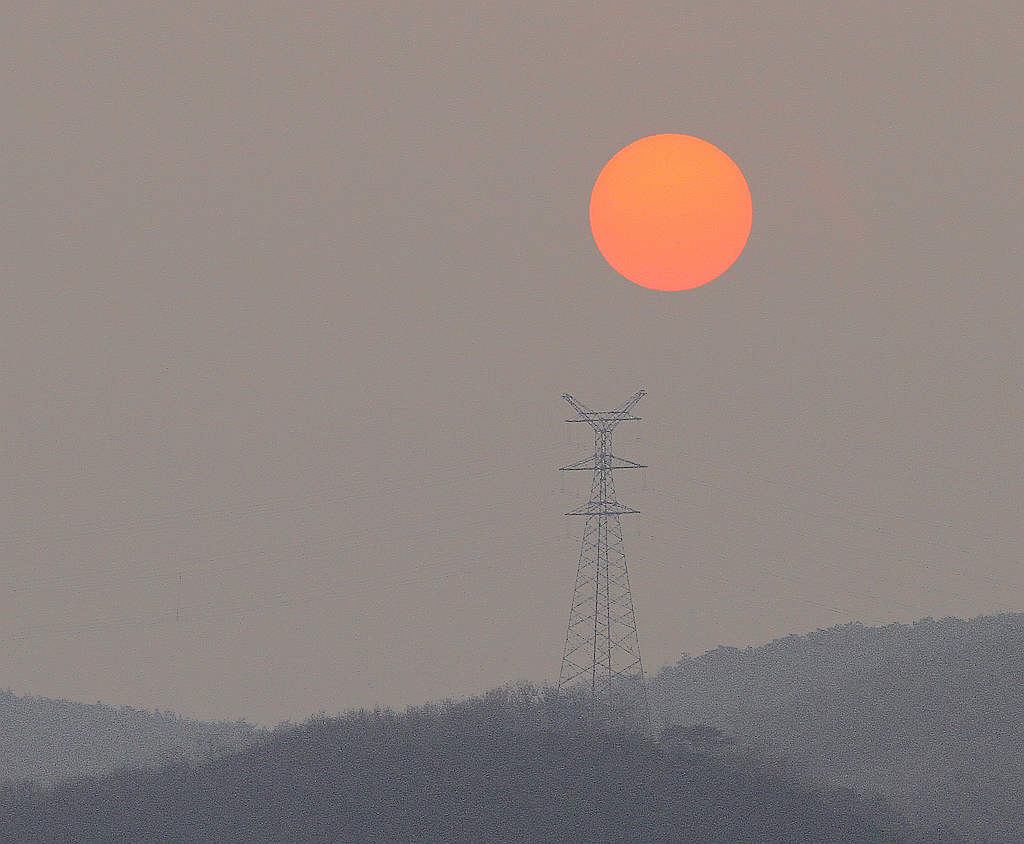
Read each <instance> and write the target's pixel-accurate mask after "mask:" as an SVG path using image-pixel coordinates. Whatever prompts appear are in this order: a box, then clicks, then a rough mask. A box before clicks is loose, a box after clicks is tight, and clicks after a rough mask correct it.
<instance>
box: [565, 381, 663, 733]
mask: <svg viewBox="0 0 1024 844" xmlns="http://www.w3.org/2000/svg"><path fill="white" fill-rule="evenodd" d="M644 395H645V393H644V391H643V390H641V391H640V392H638V393H637V394H636V395H634V396H632V397H631V398H630V399H628V400H627V401H626V402H624V403H623V404H621V405H620V406H619V407H618V408H616V409H615V410H590V409H589V408H588V407H587V406H586V405H584V404H582V403H581V402H578V401H577V400H576V399H574V398H573V397H572V396H570V395H569V394H568V393H565V394H563V395H562V398H563V399H565V400H566V401H567V402H568V403H569V404H570V405H572V407H573V409H574V410H575V411H576V412H577V413H578V414H579V415H578V416H577V417H576V418H574V419H567V420H566V421H567V422H585V423H587V424H589V425H590V427H591V428H593V429H594V454H593V456H591V457H588V458H586V459H584V460H580V461H579V462H578V463H573V464H571V465H569V466H563V467H562V468H561V471H577V472H583V471H588V472H593V480H592V482H591V485H590V500H589V501H588V502H587V503H586V504H585V505H583V506H582V507H580V508H578V509H576V510H573V511H572V512H571V513H566V515H567V516H584V517H585V518H586V522H585V524H584V528H583V540H582V542H581V544H580V559H579V567H578V568H577V570H576V588H575V590H574V592H573V598H572V606H571V608H570V610H569V626H568V629H567V630H566V634H565V650H564V651H563V654H562V668H561V671H560V673H559V676H558V689H559V691H562V690H567V689H569V688H571V687H576V688H581V689H583V690H584V691H585V693H586V695H587V697H588V698H589V701H590V703H591V708H592V716H593V718H594V720H595V722H596V723H597V724H599V725H604V726H606V727H614V726H626V727H633V728H639V729H642V730H645V731H647V730H649V729H650V722H651V716H650V707H649V705H648V701H647V687H646V685H645V683H644V669H643V663H642V662H641V659H640V641H639V637H638V636H637V630H636V616H635V614H634V612H633V598H632V596H631V595H630V591H629V572H628V571H627V569H626V551H625V548H624V546H623V542H622V524H621V520H620V517H621V516H624V515H627V514H633V513H638V512H639V510H634V509H632V508H631V507H626V506H625V505H623V504H620V503H619V502H618V500H616V498H615V481H614V478H613V475H612V473H613V471H614V470H615V469H643V468H645V467H644V466H643V465H642V464H640V463H634V462H633V461H632V460H625V459H623V458H621V457H616V456H614V455H613V454H612V431H613V430H614V428H615V427H616V426H617V425H618V424H619V423H620V422H634V421H638V420H639V417H637V416H634V415H633V413H632V411H633V407H634V406H635V405H636V403H637V402H639V401H640V399H642V398H643V397H644Z"/></svg>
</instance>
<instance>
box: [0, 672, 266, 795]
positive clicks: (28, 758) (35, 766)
mask: <svg viewBox="0 0 1024 844" xmlns="http://www.w3.org/2000/svg"><path fill="white" fill-rule="evenodd" d="M256 734H257V731H256V728H255V727H253V726H252V725H250V724H247V723H245V722H244V721H235V722H220V723H206V722H202V721H191V720H188V719H185V718H180V717H178V716H177V715H173V714H171V713H166V712H164V713H161V712H155V713H154V712H146V711H144V710H139V709H132V708H130V707H127V706H122V707H121V708H120V709H115V708H114V707H111V706H106V705H104V704H101V703H96V704H85V703H74V702H72V701H68V700H53V699H51V698H45V697H21V696H18V695H15V694H12V693H11V692H10V691H0V781H3V780H21V779H31V780H34V781H36V782H38V783H51V782H55V781H56V780H59V779H63V778H65V777H75V776H84V775H87V774H105V773H108V772H110V771H113V770H114V769H115V768H119V767H123V766H127V765H146V764H155V763H162V762H172V761H180V760H183V759H188V760H200V759H207V758H211V757H213V756H219V755H223V754H225V753H229V752H231V751H233V750H238V749H239V748H241V747H244V746H245V745H246V744H247V743H248V742H250V741H251V740H252V739H253V738H254V736H255V735H256Z"/></svg>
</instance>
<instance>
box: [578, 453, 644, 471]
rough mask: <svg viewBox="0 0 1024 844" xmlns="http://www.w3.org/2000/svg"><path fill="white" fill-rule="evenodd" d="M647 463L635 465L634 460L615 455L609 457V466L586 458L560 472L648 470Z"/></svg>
mask: <svg viewBox="0 0 1024 844" xmlns="http://www.w3.org/2000/svg"><path fill="white" fill-rule="evenodd" d="M646 468H647V465H646V464H645V463H634V462H633V461H632V460H627V459H626V458H625V457H616V456H615V455H614V454H609V455H608V465H607V466H599V465H598V460H597V458H596V457H593V456H591V457H585V458H584V459H583V460H579V461H577V462H576V463H570V464H569V465H568V466H562V467H561V468H560V469H559V470H558V471H559V472H584V471H585V472H593V471H594V470H595V469H646Z"/></svg>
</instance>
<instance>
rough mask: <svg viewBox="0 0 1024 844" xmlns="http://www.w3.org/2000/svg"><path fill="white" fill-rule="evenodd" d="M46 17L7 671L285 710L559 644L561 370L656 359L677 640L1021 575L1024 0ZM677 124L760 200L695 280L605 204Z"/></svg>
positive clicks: (172, 700) (657, 589)
mask: <svg viewBox="0 0 1024 844" xmlns="http://www.w3.org/2000/svg"><path fill="white" fill-rule="evenodd" d="M689 5H693V6H694V8H685V7H686V6H689ZM7 17H8V23H7V25H6V26H5V27H4V29H3V32H2V33H0V40H2V47H3V53H4V55H5V56H6V57H7V61H6V62H5V68H4V70H3V80H4V81H3V85H2V87H0V105H2V108H3V112H4V114H5V115H6V119H5V120H4V121H3V123H2V126H0V134H2V141H3V143H2V148H3V150H4V153H3V158H2V175H3V181H2V202H0V215H2V225H0V238H2V243H0V261H2V264H3V269H2V280H3V281H2V283H3V290H4V303H5V307H4V308H3V312H2V315H0V344H2V366H3V382H4V387H3V390H2V393H0V401H2V402H3V414H2V418H3V427H4V449H3V456H2V460H3V464H2V468H0V472H2V474H3V477H4V480H5V482H4V484H3V488H2V499H0V501H2V513H0V515H2V523H0V574H2V577H3V579H4V582H5V587H6V588H5V589H3V590H2V591H0V632H2V636H0V686H4V687H10V688H12V689H13V690H14V691H15V692H17V693H19V694H35V695H45V696H50V697H65V698H71V699H75V700H83V701H87V702H93V701H96V700H102V701H104V702H106V703H111V704H114V705H131V706H137V707H147V708H154V709H155V708H159V709H162V710H172V711H175V712H179V713H181V714H183V715H186V716H189V717H197V718H216V719H219V718H225V719H235V718H247V719H250V720H252V721H255V722H258V723H263V724H273V723H277V722H279V721H281V720H284V719H292V720H299V719H302V718H305V717H307V716H308V715H309V714H311V713H314V712H318V711H326V712H338V711H342V710H345V709H347V708H350V707H357V706H374V705H387V706H395V707H402V706H405V705H409V704H416V703H421V702H423V701H426V700H435V699H440V698H445V697H449V696H453V697H458V696H463V695H469V694H474V693H477V692H479V691H482V690H484V689H487V688H490V687H492V686H495V685H498V684H501V683H504V682H509V681H516V680H519V679H527V680H531V681H534V682H537V683H541V682H545V681H551V680H554V679H557V674H558V668H559V664H560V659H561V646H562V642H563V639H564V631H565V623H566V620H567V617H568V607H569V601H570V598H571V593H572V587H573V581H574V577H575V567H576V561H577V557H578V553H579V551H578V545H577V543H578V539H579V534H580V530H581V528H582V525H581V524H580V523H579V520H573V519H567V518H566V517H564V516H563V515H562V514H564V513H565V512H566V511H567V510H570V509H573V508H574V507H575V506H576V505H577V504H579V503H580V502H582V501H583V500H585V498H586V496H587V493H588V489H587V485H586V479H585V478H581V477H579V476H578V473H559V472H558V471H557V467H558V466H561V465H565V464H568V463H571V462H574V461H575V460H578V459H581V458H583V457H585V456H586V454H587V453H588V449H589V448H590V447H591V443H590V442H589V441H588V440H587V437H586V435H585V432H582V431H579V430H577V429H578V428H580V427H583V426H576V425H566V424H563V420H565V419H567V418H569V416H570V415H571V412H570V413H567V411H569V408H568V407H567V406H566V405H565V403H564V402H562V400H561V398H560V396H561V394H562V393H563V392H569V393H572V394H573V395H575V396H577V397H578V398H580V399H581V400H583V401H584V402H586V403H587V404H589V405H590V406H592V407H604V406H608V407H612V406H614V405H617V404H619V403H620V402H621V401H623V400H624V399H625V398H626V397H628V396H629V395H631V394H632V393H634V392H635V391H636V390H637V389H640V388H643V389H646V390H647V391H648V395H647V397H646V398H645V399H644V400H643V402H642V403H641V404H640V405H638V406H637V408H636V412H637V413H638V414H639V415H640V416H642V417H643V421H642V422H634V423H629V425H622V426H620V427H619V429H618V431H617V433H616V451H617V452H618V453H620V454H622V455H623V456H624V457H627V458H630V459H633V460H637V461H639V462H642V463H645V464H648V465H649V468H648V469H646V470H644V472H634V473H620V475H621V477H619V478H618V484H619V492H620V496H619V497H620V500H622V501H623V502H625V503H627V504H630V505H632V506H634V507H636V508H637V509H639V510H640V511H642V512H641V515H639V516H632V517H629V518H628V520H626V521H625V532H626V533H625V541H626V549H627V553H628V556H629V564H630V577H631V583H632V588H633V598H634V603H635V606H636V613H637V620H638V624H639V632H640V643H641V648H642V650H643V656H644V661H645V667H646V668H647V670H648V671H649V672H651V671H656V670H657V669H658V668H659V667H660V666H663V665H666V664H671V663H672V662H674V661H675V660H676V659H678V658H679V656H680V655H681V654H682V653H684V652H685V653H689V654H691V655H692V654H697V653H701V652H703V651H704V650H706V649H708V648H713V647H716V646H718V645H729V646H735V647H745V646H747V645H757V644H761V643H764V642H767V641H770V640H771V639H773V638H777V637H779V636H784V635H787V634H790V633H803V632H807V631H811V630H815V629H818V628H821V627H827V626H832V625H835V624H843V623H847V622H850V621H861V622H863V623H865V624H888V623H891V622H910V621H912V620H914V619H916V618H921V617H925V616H933V617H935V618H940V617H944V616H948V615H958V616H968V617H969V616H974V615H978V614H982V613H993V612H1003V611H1019V610H1022V609H1024V573H1022V572H1021V571H1020V548H1021V540H1022V539H1024V528H1022V524H1024V521H1022V519H1021V505H1020V501H1021V491H1022V490H1021V483H1022V482H1021V478H1022V471H1021V469H1022V464H1024V453H1022V446H1021V444H1022V437H1021V428H1020V419H1021V411H1022V409H1024V407H1022V405H1024V402H1022V393H1021V377H1020V376H1021V364H1022V354H1021V353H1022V344H1021V339H1020V337H1021V330H1020V329H1021V318H1022V316H1024V314H1022V310H1024V309H1022V305H1024V297H1022V295H1021V288H1020V266H1021V254H1020V242H1021V236H1020V235H1021V232H1020V220H1021V212H1022V202H1021V190H1020V186H1021V184H1022V183H1024V178H1022V177H1024V173H1022V169H1024V168H1022V164H1021V161H1022V159H1021V155H1020V150H1021V148H1022V122H1021V121H1022V118H1021V110H1020V107H1019V97H1018V92H1019V90H1020V85H1021V82H1022V81H1024V64H1022V60H1021V54H1020V50H1019V43H1018V42H1017V38H1016V33H1017V32H1019V24H1020V12H1019V9H1018V8H1017V5H1016V4H1015V3H1009V2H994V3H985V4H980V5H979V4H976V3H967V2H963V3H933V4H927V7H923V6H921V4H895V5H894V4H891V3H887V2H886V3H882V2H877V0H869V2H866V3H860V4H853V5H849V4H848V5H847V6H845V7H841V8H840V7H837V6H835V4H805V3H793V2H782V3H774V4H761V3H749V4H748V3H717V4H680V3H669V2H649V3H625V2H619V3H610V2H589V3H564V4H556V5H555V6H554V7H553V6H552V4H550V3H539V2H533V0H529V2H519V3H498V2H480V0H475V2H472V3H470V2H444V3H417V2H409V1H408V0H405V2H401V3H388V2H366V3H363V2H346V3H336V2H332V3H327V2H312V3H307V4H302V6H301V7H296V6H295V5H294V4H286V3H269V2H265V0H256V2H252V3H247V4H238V3H229V2H203V3H195V4H174V3H169V4H136V3H125V2H109V3H103V4H98V5H97V4H67V3H34V4H16V6H15V7H13V8H12V9H10V10H9V11H8V16H7ZM657 132H681V133H685V134H692V135H697V136H699V137H701V138H704V139H706V140H708V141H711V142H712V143H714V144H716V145H717V146H719V147H721V148H722V149H723V150H724V151H725V152H726V153H728V154H729V155H730V156H731V157H732V158H733V159H734V160H735V161H736V162H737V164H738V165H739V166H740V168H741V169H742V170H743V172H744V174H745V176H746V178H747V181H748V183H749V184H750V188H751V193H752V196H753V203H754V224H753V230H752V233H751V237H750V241H749V243H748V245H747V247H746V250H745V251H744V253H743V254H742V255H741V256H740V258H739V260H738V261H737V262H736V264H735V265H734V266H733V267H732V268H731V269H730V270H729V271H728V272H727V273H726V274H725V275H723V276H722V277H721V278H719V279H717V280H716V281H714V282H712V283H711V284H708V285H705V286H704V287H701V288H698V289H695V290H691V291H686V292H681V293H661V292H656V291H651V290H647V289H644V288H640V287H638V286H636V285H634V284H631V283H629V282H628V281H625V280H624V279H623V278H621V277H620V276H618V275H617V274H616V273H615V272H614V271H613V270H612V269H611V268H610V267H609V266H608V265H607V264H606V263H605V262H604V260H603V259H602V258H601V256H600V254H599V252H598V251H597V249H596V247H595V246H594V243H593V240H592V238H591V235H590V231H589V226H588V218H587V206H588V200H589V193H590V189H591V187H592V185H593V181H594V179H595V178H596V176H597V174H598V172H600V169H601V168H602V167H603V165H604V164H605V162H606V161H607V160H608V159H609V158H610V157H611V156H612V155H613V154H614V153H615V152H616V151H618V150H619V149H620V148H621V147H623V146H625V145H626V144H628V143H630V142H632V141H634V140H636V139H638V138H640V137H643V136H646V135H650V134H654V133H657ZM630 426H631V427H630ZM566 475H568V476H569V477H565V476H566Z"/></svg>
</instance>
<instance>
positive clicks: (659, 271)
mask: <svg viewBox="0 0 1024 844" xmlns="http://www.w3.org/2000/svg"><path fill="white" fill-rule="evenodd" d="M752 223H753V203H752V201H751V198H750V188H749V187H748V186H747V180H746V179H745V178H744V177H743V173H742V172H740V168H739V167H737V166H736V163H735V162H734V161H733V160H732V159H731V158H729V156H728V155H726V154H725V153H724V152H722V150H720V149H719V148H718V147H716V146H715V145H714V144H711V143H708V142H707V141H704V140H701V139H700V138H696V137H694V136H693V135H677V134H672V133H665V134H660V135H649V136H648V137H646V138H641V139H640V140H638V141H634V142H633V143H631V144H630V145H629V146H626V147H623V148H622V149H621V150H619V151H618V152H617V153H616V154H615V155H614V156H613V157H612V159H611V160H610V161H609V162H608V163H607V164H606V165H605V166H604V169H602V170H601V172H600V174H598V177H597V181H595V182H594V189H593V191H592V192H591V194H590V230H591V231H592V232H593V234H594V242H595V243H596V244H597V248H598V249H599V250H600V251H601V254H602V255H603V256H604V259H605V260H606V261H607V262H608V263H609V264H611V266H612V267H613V268H614V269H615V270H616V271H617V272H619V273H620V274H622V275H623V276H625V277H626V278H628V279H629V280H630V281H632V282H635V283H636V284H639V285H640V286H642V287H649V288H651V289H652V290H691V289H692V288H694V287H700V286H701V285H702V284H707V283H708V282H709V281H713V280H714V279H716V278H718V277H719V276H720V275H721V274H722V273H724V272H725V271H726V270H727V269H729V267H731V266H732V265H733V263H734V262H735V261H736V259H737V258H738V257H739V256H740V253H741V252H742V251H743V247H744V246H746V244H747V239H748V238H749V237H750V227H751V225H752Z"/></svg>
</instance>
